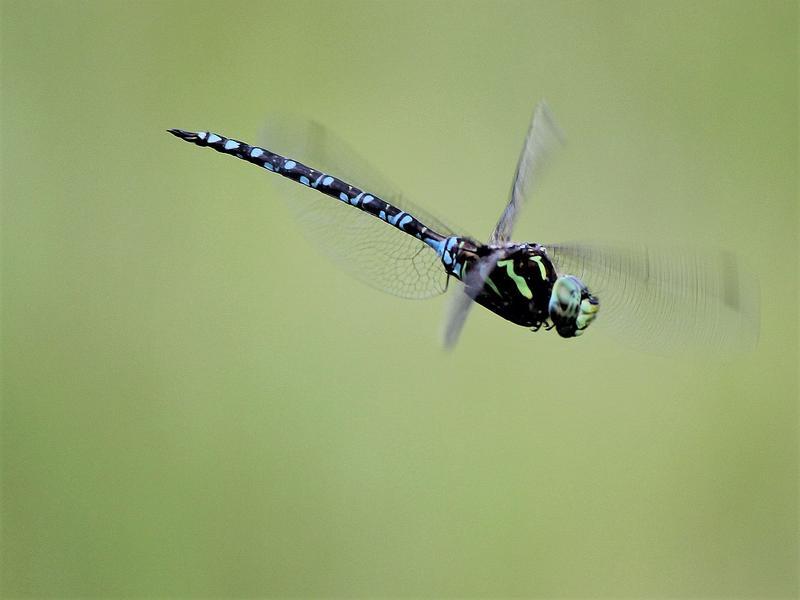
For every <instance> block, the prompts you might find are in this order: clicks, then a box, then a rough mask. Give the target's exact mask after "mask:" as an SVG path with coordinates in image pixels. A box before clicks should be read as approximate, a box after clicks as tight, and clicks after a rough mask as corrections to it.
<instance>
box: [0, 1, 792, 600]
mask: <svg viewBox="0 0 800 600" xmlns="http://www.w3.org/2000/svg"><path fill="white" fill-rule="evenodd" d="M1 17H2V202H3V207H2V210H3V212H2V353H3V354H2V393H3V397H2V593H3V595H4V596H6V597H15V596H16V597H26V596H27V597H33V596H37V597H65V596H72V597H91V596H94V597H115V596H117V597H121V596H129V597H132V596H136V597H154V596H159V597H179V596H180V597H199V596H206V597H267V596H272V597H285V596H300V597H311V596H338V597H343V596H368V597H375V596H428V597H446V596H447V597H454V596H473V597H490V596H491V597H510V596H517V597H636V598H645V597H709V596H717V597H734V596H736V597H795V596H796V595H797V593H798V519H797V509H798V477H797V476H798V445H797V443H798V419H797V417H798V413H797V399H798V381H797V379H798V375H797V373H798V371H797V369H798V328H797V320H798V239H797V233H798V196H797V169H798V163H797V159H798V154H797V135H798V114H797V90H798V87H797V84H798V61H797V29H798V7H797V3H795V2H767V3H762V2H744V3H743V2H701V3H695V2H685V3H675V2H670V3H666V2H664V3H661V2H633V3H630V2H627V3H626V2H613V3H612V2H603V3H600V2H597V3H595V2H540V3H536V2H521V3H511V2H492V3H490V2H484V3H470V2H385V3H379V2H344V3H333V2H313V3H312V2H290V1H285V2H262V3H258V4H256V3H244V2H242V3H235V4H231V3H222V2H219V3H217V2H200V3H198V2H168V3H161V2H7V1H6V2H3V3H2V13H1ZM540 97H546V98H547V99H548V100H549V103H550V105H551V108H552V109H553V111H554V113H555V115H556V117H557V118H558V120H559V122H560V123H561V125H562V127H563V128H564V130H565V131H566V134H567V136H568V138H569V142H570V144H569V147H568V148H567V149H566V150H565V152H564V153H563V154H562V156H561V157H560V159H559V161H558V162H557V164H556V165H555V166H554V169H553V176H551V177H549V178H548V181H547V184H546V185H545V186H544V187H543V188H542V189H541V193H540V194H539V195H538V196H537V203H538V204H537V205H536V206H534V207H531V209H530V210H529V211H528V212H527V213H526V214H525V215H524V218H523V219H522V222H521V224H520V226H519V227H518V228H517V234H518V236H519V237H521V238H528V239H533V240H541V241H546V240H554V239H555V240H558V239H599V240H608V241H615V240H620V239H621V240H627V241H644V240H649V241H656V242H658V241H661V242H665V241H669V240H680V241H692V240H694V241H696V242H697V241H699V242H700V243H702V244H709V245H717V246H723V247H728V248H738V249H739V251H740V252H741V253H742V255H743V257H744V260H745V262H746V264H748V265H749V267H750V268H751V269H754V270H758V271H759V272H760V276H761V286H762V294H763V297H762V309H763V321H762V324H761V341H760V346H759V348H758V349H757V351H755V352H754V353H752V354H749V355H746V356H744V357H741V358H738V359H735V360H733V361H732V362H720V361H716V360H713V357H708V360H691V361H690V360H682V359H680V358H672V359H664V358H659V357H658V356H650V355H649V354H647V353H641V352H637V351H632V350H630V349H629V348H627V347H626V346H625V345H620V344H618V343H616V342H615V341H614V340H613V339H609V338H608V337H606V336H603V335H592V334H591V333H590V334H588V335H586V336H584V337H583V338H581V339H580V340H575V341H574V342H572V343H569V342H564V341H562V340H560V339H558V338H557V337H556V336H554V335H543V334H541V333H540V334H538V335H534V334H531V333H529V332H527V331H525V330H524V329H521V328H516V327H513V326H511V325H509V324H507V323H505V322H503V321H502V320H500V319H498V318H497V317H495V316H493V315H491V314H490V313H488V312H487V311H485V310H475V311H473V314H472V316H471V318H470V322H469V323H468V325H467V329H466V331H465V334H464V336H463V338H462V340H461V345H460V346H459V347H458V348H457V349H456V351H455V352H454V353H453V354H450V355H447V354H445V353H444V352H443V351H442V350H441V349H440V347H439V344H438V334H439V331H440V321H441V317H442V314H443V312H444V310H445V306H446V298H444V297H443V298H438V299H434V300H430V301H424V302H413V301H404V300H400V299H396V298H393V297H390V296H385V295H382V294H380V293H378V292H376V291H373V290H372V289H370V288H367V287H365V286H364V285H362V284H360V283H358V282H356V281H354V280H352V279H350V278H349V277H348V276H347V275H345V274H343V273H342V272H340V271H339V270H337V269H336V268H335V267H333V266H332V265H331V263H329V262H327V261H326V260H324V259H320V257H319V255H318V254H317V253H316V251H315V249H314V248H312V247H309V245H308V243H307V242H306V240H305V239H304V238H303V237H302V236H301V235H300V234H299V233H298V230H297V228H296V227H295V224H294V222H293V221H292V220H291V218H290V215H289V213H288V211H287V210H286V209H285V207H284V205H283V204H282V203H281V202H280V200H279V199H278V198H276V197H275V193H274V188H273V187H272V186H270V185H269V184H268V182H267V181H266V178H267V177H268V175H267V174H265V173H263V172H260V171H259V170H258V169H255V168H253V167H251V166H249V165H246V164H244V163H237V162H236V161H234V160H232V159H229V158H223V157H221V156H219V155H216V154H215V153H213V152H209V151H207V150H206V151H201V150H200V149H197V148H192V147H190V146H188V145H186V144H183V143H181V142H179V141H177V140H176V139H175V138H173V137H171V136H169V135H168V134H167V133H165V132H164V130H165V129H166V128H168V127H183V128H187V129H212V130H215V131H219V132H221V133H225V134H227V135H230V136H234V137H238V138H240V139H244V140H257V136H258V132H259V129H260V128H261V126H262V124H263V121H264V119H265V117H266V116H267V115H269V114H270V113H274V112H276V111H277V112H280V111H283V110H287V109H288V110H293V111H294V112H298V113H301V114H304V115H308V116H309V117H314V118H317V119H319V120H321V121H323V122H325V123H327V124H329V125H330V126H331V127H332V128H333V129H334V130H336V131H339V132H340V133H342V134H343V135H344V136H345V137H346V138H347V139H348V140H349V141H350V142H351V143H353V144H354V145H356V146H357V147H360V148H362V149H363V152H364V153H365V154H366V155H367V156H368V157H369V158H370V159H371V161H372V162H373V163H374V164H377V165H379V166H381V168H382V170H383V171H384V172H386V173H387V174H389V175H390V177H391V178H392V179H393V180H394V181H395V182H397V183H398V184H399V185H400V186H401V187H402V189H403V190H404V192H405V193H406V194H407V195H409V196H411V197H413V198H414V200H415V201H416V202H417V203H419V204H421V205H423V206H426V207H429V208H431V209H433V210H434V211H436V212H438V213H440V214H443V215H445V216H449V220H450V221H453V222H455V223H456V224H458V225H461V226H463V227H464V228H465V230H466V231H468V232H473V233H474V234H475V235H478V236H481V237H485V236H486V235H487V234H488V232H489V230H490V229H491V227H492V225H493V224H494V222H495V220H496V217H497V215H498V213H499V211H500V209H501V207H502V205H503V202H504V200H505V196H506V192H507V189H508V185H509V182H510V178H511V175H512V172H513V168H514V165H515V161H516V157H517V153H518V150H519V147H520V144H521V142H522V137H523V135H524V133H525V129H526V127H527V122H528V118H529V115H530V112H531V109H532V107H533V105H534V104H535V102H536V100H537V99H539V98H540ZM443 173H444V175H443ZM287 185H288V184H287Z"/></svg>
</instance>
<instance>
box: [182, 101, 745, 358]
mask: <svg viewBox="0 0 800 600" xmlns="http://www.w3.org/2000/svg"><path fill="white" fill-rule="evenodd" d="M168 132H169V133H171V134H173V135H175V136H176V137H178V138H180V139H182V140H185V141H187V142H190V143H192V144H195V145H197V146H201V147H207V148H211V149H213V150H216V151H217V152H220V153H222V154H227V155H230V156H233V157H236V158H238V159H241V160H244V161H247V162H249V163H252V164H254V165H256V166H257V167H259V168H261V169H264V170H266V171H270V172H271V173H275V174H278V175H281V176H283V177H285V178H287V179H289V180H291V181H293V182H295V183H296V184H299V185H297V186H292V188H293V191H292V192H287V191H285V190H281V194H282V195H284V196H285V197H287V200H288V201H289V205H290V206H291V207H292V209H293V210H294V212H295V213H296V216H297V218H298V220H299V221H300V222H301V224H302V225H303V226H304V229H305V230H306V232H307V233H308V237H309V239H311V240H312V241H314V242H315V243H316V244H317V245H318V246H320V247H321V248H322V249H323V250H324V252H325V253H327V254H328V255H330V256H331V257H332V258H333V259H334V260H335V261H336V262H338V263H339V264H340V265H341V266H342V267H344V268H345V270H347V271H349V272H351V273H352V274H353V275H355V276H356V277H357V278H359V279H361V280H362V281H364V282H366V283H367V284H369V285H371V286H373V287H375V288H377V289H380V290H382V291H385V292H388V293H391V294H393V295H396V296H400V297H405V298H427V297H431V296H436V295H439V294H442V293H444V292H445V291H446V290H447V289H448V287H449V282H450V281H451V280H455V281H459V282H460V283H461V284H463V285H462V286H461V291H460V293H457V294H455V296H454V298H453V300H452V301H451V303H450V309H449V311H448V314H447V318H446V320H445V326H444V332H443V343H444V346H445V347H446V348H448V349H449V348H452V347H453V346H455V344H456V342H457V341H458V339H459V336H460V333H461V331H462V329H463V327H464V324H465V322H466V319H467V315H468V314H469V312H470V310H471V308H472V306H473V305H474V304H478V305H480V306H483V307H484V308H486V309H488V310H490V311H491V312H493V313H495V314H496V315H498V316H500V317H502V318H503V319H505V320H507V321H509V322H511V323H514V324H516V325H518V326H521V327H525V328H528V329H530V330H531V331H553V330H554V331H555V332H556V333H557V335H558V336H560V337H561V338H564V339H573V338H578V337H580V336H581V335H583V334H584V333H585V332H586V331H587V329H588V328H589V327H590V326H591V325H592V324H593V323H594V322H595V320H596V319H597V318H598V316H599V315H601V314H604V315H605V313H606V312H608V313H609V315H608V317H609V318H608V321H609V323H611V324H614V325H615V327H616V329H617V330H621V331H625V332H627V333H629V334H631V336H632V338H634V339H638V341H639V342H644V345H652V344H654V343H655V344H656V345H657V346H658V347H661V348H666V347H668V346H670V345H672V344H675V345H676V346H677V347H679V348H684V347H686V345H687V344H689V343H692V342H697V341H700V342H701V343H702V344H703V345H704V346H706V347H708V348H715V349H720V348H723V347H726V346H727V347H730V345H731V344H736V345H742V344H743V343H744V339H745V338H747V339H748V340H752V338H753V335H752V331H753V330H755V329H756V327H754V323H755V321H756V319H755V317H754V311H753V310H748V309H752V306H751V305H752V302H748V301H749V300H751V299H752V294H749V293H745V288H746V286H744V285H742V284H743V283H745V282H746V281H748V280H747V279H746V278H744V277H743V276H742V275H741V273H740V271H739V268H738V264H737V262H736V259H735V257H734V256H733V255H732V254H730V253H713V252H708V251H705V250H703V251H691V250H687V249H686V248H685V247H684V246H682V245H678V244H676V245H674V246H671V247H669V248H667V249H666V250H664V251H654V250H653V249H652V248H646V247H645V248H632V247H621V246H611V245H602V244H586V243H552V244H550V243H546V244H543V243H538V242H515V241H513V240H512V234H513V231H514V227H515V224H516V223H517V221H518V219H519V215H520V213H521V209H522V208H523V206H524V205H526V204H527V203H529V201H530V200H529V199H530V198H531V196H532V195H533V191H534V189H535V188H536V185H537V183H538V181H539V179H540V178H541V173H542V171H543V169H544V168H545V166H546V165H547V163H548V162H549V160H550V156H551V154H552V153H553V150H554V149H556V148H558V147H560V146H561V145H562V144H563V140H564V136H563V134H562V132H561V129H560V127H559V126H558V124H557V123H556V121H555V119H554V118H553V115H552V113H551V111H550V109H549V107H548V106H547V104H546V103H545V102H544V101H542V102H539V103H538V104H537V105H536V107H535V109H534V111H533V117H532V119H531V121H530V125H529V127H528V130H527V134H526V136H525V139H524V142H523V145H522V151H521V153H520V155H519V159H518V161H517V165H516V169H515V171H514V176H513V181H512V185H511V190H510V193H509V194H508V200H507V202H506V204H505V207H504V209H503V211H502V213H501V214H500V217H499V219H498V221H497V224H496V225H495V227H494V229H493V230H492V232H491V234H490V235H489V237H488V240H487V241H486V242H485V243H483V242H480V241H478V240H477V239H475V238H474V237H472V236H469V235H466V234H464V232H463V231H461V232H459V230H458V229H454V228H451V227H449V226H448V225H446V224H445V223H444V222H443V221H442V220H440V219H439V218H437V217H434V216H433V215H431V214H430V213H428V212H427V211H425V210H424V209H422V208H420V207H418V206H417V205H415V204H413V203H411V202H410V201H408V200H407V199H406V198H405V197H404V196H403V195H402V194H399V193H397V192H396V191H394V186H392V185H391V184H390V183H388V182H387V181H386V180H385V179H384V178H382V176H381V175H380V174H379V172H378V171H377V170H376V169H375V168H373V167H372V166H371V165H369V164H368V163H366V161H364V159H362V158H361V157H360V156H359V154H358V153H357V152H356V151H355V150H353V148H352V147H349V146H348V145H347V144H346V142H344V141H343V140H341V139H339V138H338V137H336V136H335V135H334V134H332V132H330V131H329V130H328V129H327V128H326V127H324V126H323V125H321V124H319V123H315V122H309V123H301V124H300V125H299V126H297V127H295V128H294V129H292V128H289V129H286V128H284V129H281V128H280V127H279V126H274V127H273V128H272V130H271V131H269V130H268V132H267V133H266V137H267V139H271V140H272V142H273V143H274V144H283V147H284V148H286V149H289V148H290V147H293V148H296V149H297V150H298V152H300V153H301V154H302V155H303V160H305V161H308V162H309V164H306V163H304V162H300V160H301V157H300V154H296V155H295V154H293V155H292V156H290V155H289V153H288V152H286V151H285V150H281V149H280V148H276V150H281V152H283V153H281V154H279V153H278V152H276V151H272V150H268V149H267V148H265V147H261V146H255V145H249V144H247V143H245V142H242V141H239V140H236V139H233V138H228V137H225V136H223V135H221V134H218V133H213V132H210V131H186V130H182V129H169V130H168ZM265 145H269V144H265ZM273 147H274V146H273ZM312 159H313V160H314V162H313V163H312V162H311V160H312ZM359 163H360V164H361V168H360V169H357V173H353V177H352V178H351V177H348V176H345V173H347V172H348V171H352V170H353V169H354V165H358V164H359ZM356 182H358V183H359V185H361V186H363V187H357V186H356V185H355V184H356ZM367 182H369V185H367ZM601 298H602V299H603V302H602V303H601ZM601 306H602V311H601ZM602 320H603V319H600V321H602Z"/></svg>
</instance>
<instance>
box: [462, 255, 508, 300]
mask: <svg viewBox="0 0 800 600" xmlns="http://www.w3.org/2000/svg"><path fill="white" fill-rule="evenodd" d="M467 264H468V263H464V266H463V267H461V281H463V282H464V283H466V282H467ZM484 283H486V284H488V286H489V287H490V288H492V290H493V291H494V293H495V294H497V295H498V296H500V297H501V298H502V297H503V295H502V294H501V293H500V290H498V289H497V286H496V285H495V284H494V281H492V280H491V276H489V277H487V278H486V281H485V282H484Z"/></svg>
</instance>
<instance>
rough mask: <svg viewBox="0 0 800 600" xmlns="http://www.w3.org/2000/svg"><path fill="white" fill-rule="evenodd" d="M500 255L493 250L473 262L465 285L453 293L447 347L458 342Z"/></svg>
mask: <svg viewBox="0 0 800 600" xmlns="http://www.w3.org/2000/svg"><path fill="white" fill-rule="evenodd" d="M499 256H500V253H499V252H493V253H492V254H490V255H488V256H485V257H484V258H482V259H480V260H479V261H478V262H477V263H473V264H472V265H471V266H470V268H469V271H468V272H467V275H466V277H465V278H464V285H463V287H462V288H461V289H460V290H458V291H457V292H456V293H455V294H453V297H452V299H451V300H450V302H449V305H448V310H447V317H446V318H445V324H444V332H443V335H442V339H443V343H444V347H445V349H447V350H451V349H453V347H455V345H456V343H457V342H458V338H459V336H460V335H461V330H462V329H463V328H464V323H465V322H466V320H467V316H468V315H469V311H470V310H471V309H472V305H473V304H474V300H475V297H476V296H477V295H478V294H479V293H480V291H481V290H482V289H483V286H484V283H485V282H486V278H487V277H489V275H491V273H492V269H493V268H494V266H495V265H496V264H497V260H498V257H499Z"/></svg>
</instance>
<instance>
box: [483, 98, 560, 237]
mask: <svg viewBox="0 0 800 600" xmlns="http://www.w3.org/2000/svg"><path fill="white" fill-rule="evenodd" d="M563 143H564V137H563V135H562V133H561V130H560V129H559V127H558V125H557V124H556V122H555V119H554V118H553V115H552V114H551V113H550V109H549V108H548V107H547V104H546V103H545V102H544V101H540V102H539V104H537V105H536V108H535V109H534V111H533V118H532V119H531V124H530V127H529V128H528V134H527V135H526V136H525V143H524V144H523V146H522V152H521V153H520V156H519V161H518V163H517V170H516V172H515V173H514V182H513V184H512V185H511V196H510V198H509V201H508V205H507V206H506V208H505V210H504V211H503V214H502V215H501V216H500V220H499V221H498V222H497V225H496V226H495V228H494V231H493V232H492V235H491V237H490V238H489V243H490V244H500V243H503V242H508V241H509V240H510V239H511V234H512V232H513V230H514V224H515V223H516V221H517V218H518V216H519V212H520V209H521V208H522V205H523V204H524V203H525V201H526V199H527V198H529V197H530V195H531V192H532V191H533V189H534V187H535V184H536V181H537V180H538V178H539V176H540V174H541V170H542V168H543V167H544V165H545V164H546V163H547V161H548V158H549V156H550V154H551V152H552V150H554V149H555V148H556V147H558V146H560V145H562V144H563Z"/></svg>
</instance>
